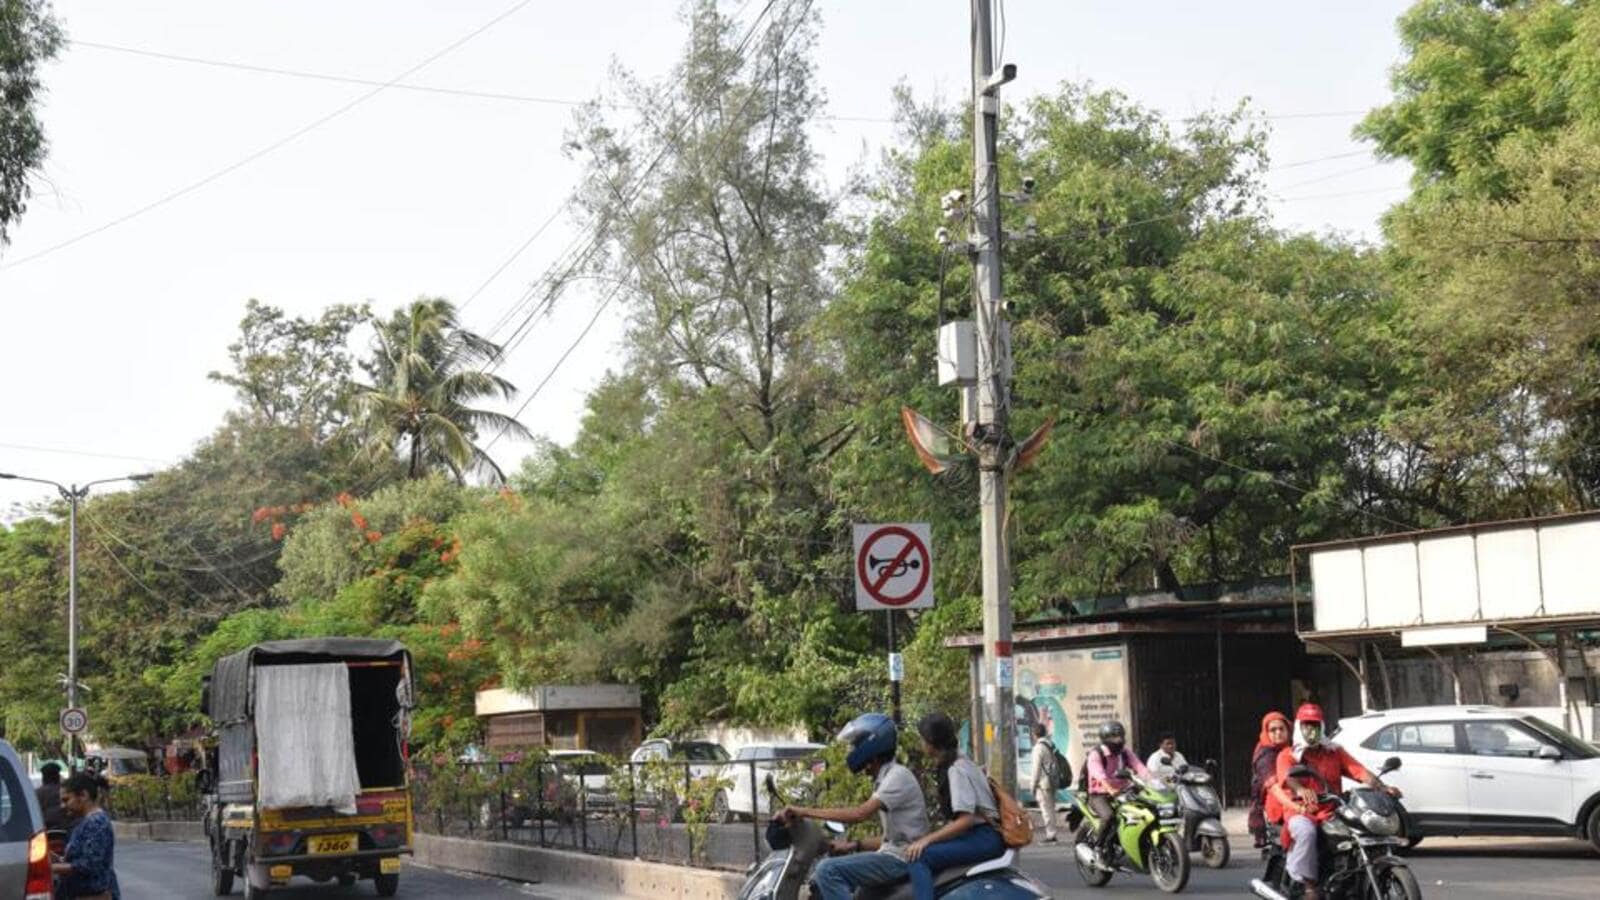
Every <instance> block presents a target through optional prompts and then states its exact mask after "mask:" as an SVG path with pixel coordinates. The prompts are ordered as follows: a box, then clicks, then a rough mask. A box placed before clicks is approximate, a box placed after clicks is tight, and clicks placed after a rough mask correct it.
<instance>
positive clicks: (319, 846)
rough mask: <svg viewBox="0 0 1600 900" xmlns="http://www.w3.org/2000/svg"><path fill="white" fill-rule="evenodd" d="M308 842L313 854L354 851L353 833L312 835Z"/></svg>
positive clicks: (354, 837)
mask: <svg viewBox="0 0 1600 900" xmlns="http://www.w3.org/2000/svg"><path fill="white" fill-rule="evenodd" d="M308 843H309V847H310V850H311V853H312V855H313V856H327V855H331V854H335V853H354V852H356V836H355V835H353V834H318V835H312V837H311V838H310V839H309V841H308Z"/></svg>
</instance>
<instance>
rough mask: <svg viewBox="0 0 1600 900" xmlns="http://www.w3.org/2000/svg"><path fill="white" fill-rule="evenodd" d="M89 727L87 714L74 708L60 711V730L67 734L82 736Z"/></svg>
mask: <svg viewBox="0 0 1600 900" xmlns="http://www.w3.org/2000/svg"><path fill="white" fill-rule="evenodd" d="M88 727H89V714H88V713H87V712H85V711H83V710H82V709H79V708H78V707H76V706H73V707H69V708H67V709H63V710H62V711H61V730H62V731H65V732H66V733H67V734H83V732H84V730H85V729H87V728H88Z"/></svg>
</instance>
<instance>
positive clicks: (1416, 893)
mask: <svg viewBox="0 0 1600 900" xmlns="http://www.w3.org/2000/svg"><path fill="white" fill-rule="evenodd" d="M1378 887H1379V888H1380V889H1382V891H1383V893H1381V894H1379V895H1378V896H1377V897H1375V898H1373V900H1422V888H1421V887H1419V886H1418V885H1417V876H1415V875H1413V874H1411V870H1410V869H1407V868H1404V867H1401V866H1395V867H1393V868H1390V869H1385V870H1384V872H1383V874H1382V875H1379V876H1378Z"/></svg>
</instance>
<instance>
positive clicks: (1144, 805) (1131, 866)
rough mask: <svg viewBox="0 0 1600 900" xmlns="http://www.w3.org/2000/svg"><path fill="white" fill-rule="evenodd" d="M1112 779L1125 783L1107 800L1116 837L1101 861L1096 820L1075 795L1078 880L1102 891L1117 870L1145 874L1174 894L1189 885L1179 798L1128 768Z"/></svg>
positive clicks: (1074, 855)
mask: <svg viewBox="0 0 1600 900" xmlns="http://www.w3.org/2000/svg"><path fill="white" fill-rule="evenodd" d="M1116 777H1117V778H1118V779H1120V780H1124V781H1128V782H1129V785H1128V787H1127V788H1126V789H1124V790H1123V791H1122V793H1120V794H1118V795H1117V796H1116V797H1114V798H1112V801H1111V804H1112V809H1113V810H1114V811H1115V813H1116V816H1117V821H1116V822H1115V823H1114V827H1115V828H1116V830H1117V834H1116V837H1117V839H1116V841H1115V842H1114V843H1113V844H1112V847H1111V850H1110V852H1109V853H1108V854H1107V858H1105V859H1101V858H1100V853H1099V852H1098V850H1097V849H1096V844H1097V841H1096V839H1095V833H1096V832H1097V831H1098V830H1099V824H1100V820H1099V819H1097V818H1095V814H1094V810H1093V809H1091V808H1090V807H1089V803H1088V800H1087V799H1086V797H1084V796H1083V795H1081V794H1079V793H1078V792H1076V791H1074V792H1073V795H1072V801H1073V803H1074V804H1076V808H1075V809H1074V811H1073V814H1072V816H1073V818H1074V819H1076V820H1077V822H1076V828H1077V831H1076V833H1075V834H1074V836H1073V848H1072V851H1073V859H1074V861H1075V862H1076V863H1077V865H1078V877H1080V878H1082V879H1083V883H1084V884H1087V885H1088V886H1090V887H1104V886H1105V884H1106V882H1108V881H1110V880H1111V876H1112V875H1114V874H1116V873H1118V872H1126V873H1128V874H1130V875H1149V876H1150V880H1151V881H1154V882H1155V884H1156V887H1158V888H1160V889H1161V890H1163V891H1165V892H1166V893H1168V894H1176V893H1178V892H1179V891H1181V890H1183V889H1184V888H1185V887H1187V886H1188V884H1189V850H1188V848H1187V847H1185V846H1184V840H1183V820H1182V819H1180V818H1178V797H1177V794H1176V793H1174V792H1172V791H1169V790H1165V789H1164V788H1163V787H1162V786H1161V785H1156V784H1151V783H1147V782H1143V781H1140V780H1139V779H1138V778H1135V777H1134V775H1133V773H1132V772H1130V771H1128V770H1127V769H1123V770H1121V771H1120V772H1118V773H1117V776H1116Z"/></svg>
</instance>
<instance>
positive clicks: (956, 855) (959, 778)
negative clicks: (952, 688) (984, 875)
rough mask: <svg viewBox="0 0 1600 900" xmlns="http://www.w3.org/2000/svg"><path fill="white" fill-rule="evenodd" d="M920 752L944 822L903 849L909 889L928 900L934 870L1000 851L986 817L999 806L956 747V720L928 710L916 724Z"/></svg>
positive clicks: (984, 777) (996, 833)
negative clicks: (934, 779) (930, 766)
mask: <svg viewBox="0 0 1600 900" xmlns="http://www.w3.org/2000/svg"><path fill="white" fill-rule="evenodd" d="M917 733H918V734H919V735H921V736H922V752H923V753H925V754H926V755H927V756H928V758H929V759H930V760H932V761H933V763H934V767H935V770H936V771H937V773H938V777H939V808H940V811H941V812H942V813H943V814H944V819H945V824H944V825H943V826H942V827H940V828H939V830H938V831H935V832H933V833H932V834H929V835H925V836H923V837H921V838H918V839H917V840H915V841H913V842H912V843H911V846H909V847H907V848H906V860H907V862H908V863H909V864H910V865H909V869H910V871H909V875H910V876H911V889H912V893H913V896H914V897H915V898H916V900H934V891H933V876H934V873H935V872H937V871H939V870H940V869H948V868H951V867H953V866H960V865H972V864H974V863H980V862H983V861H984V860H986V859H994V858H995V857H997V856H999V855H1000V854H1002V853H1004V852H1005V851H1006V845H1005V841H1004V840H1002V839H1001V837H1000V832H999V831H998V830H996V829H995V827H994V825H992V824H991V823H992V822H995V821H997V820H998V819H999V817H1000V805H999V804H998V803H996V802H995V797H994V791H992V790H990V788H989V777H988V776H987V775H984V774H983V770H982V769H980V768H978V766H977V764H976V763H974V762H973V761H972V760H970V759H967V758H966V757H964V756H961V755H960V754H959V753H958V752H957V741H956V723H955V722H953V721H951V719H950V717H949V716H947V715H945V714H944V713H937V712H936V713H930V714H928V715H927V716H924V717H923V719H922V721H921V722H919V723H917Z"/></svg>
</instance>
